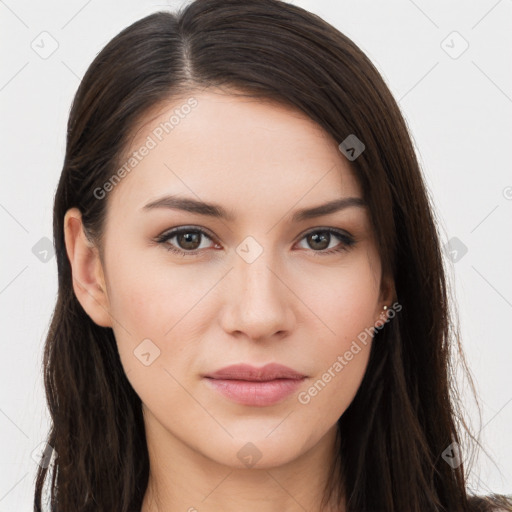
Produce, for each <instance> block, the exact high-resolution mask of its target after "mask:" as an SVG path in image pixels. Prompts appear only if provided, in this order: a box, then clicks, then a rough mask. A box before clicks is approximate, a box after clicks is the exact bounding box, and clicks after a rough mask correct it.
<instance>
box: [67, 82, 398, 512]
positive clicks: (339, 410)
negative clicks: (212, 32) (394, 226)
mask: <svg viewBox="0 0 512 512" xmlns="http://www.w3.org/2000/svg"><path fill="white" fill-rule="evenodd" d="M191 95H192V93H191ZM193 96H194V98H196V99H197V101H198V104H197V107H196V108H194V109H192V111H191V112H190V113H189V114H188V115H187V116H186V117H184V118H183V119H181V120H180V122H179V124H178V125H176V126H175V127H174V129H173V130H172V132H171V133H170V134H169V135H167V136H166V137H164V138H163V140H162V141H161V142H159V143H158V145H157V146H156V147H155V148H153V149H152V150H151V151H150V152H149V154H148V155H147V156H145V157H144V158H143V159H142V160H141V161H140V162H139V163H138V165H137V166H136V168H135V169H134V170H133V171H132V172H130V173H129V174H128V175H126V176H125V177H124V178H123V179H122V181H121V182H120V183H119V184H117V185H116V187H115V188H114V190H112V191H110V192H109V194H108V195H107V197H106V198H105V199H103V200H106V201H108V213H107V219H106V231H105V236H104V240H103V242H104V247H103V248H104V253H103V258H101V257H100V253H99V252H98V250H97V248H96V247H94V246H93V245H92V244H90V243H89V242H88V241H87V239H86V238H85V236H84V233H83V230H82V224H81V216H80V212H79V211H78V210H77V209H76V208H72V209H70V210H69V211H68V212H67V213H66V217H65V235H66V247H67V253H68V257H69V260H70V263H71V266H72V271H73V277H74V280H73V286H74V290H75V293H76V296H77V298H78V300H79V301H80V303H81V304H82V306H83V308H84V309H85V311H86V312H87V314H88V315H89V316H90V317H91V319H92V320H93V321H94V322H96V323H97V324H98V325H101V326H105V327H111V328H112V329H113V331H114V334H115V338H116V341H117V344H118V349H119V353H120V357H121V361H122V364H123V367H124V370H125V372H126V374H127V377H128V379H129V381H130V383H131V385H132V386H133V388H134V389H135V391H136V392H137V394H138V395H139V396H140V397H141V400H142V402H143V412H144V420H145V426H146V434H147V444H148V450H149V455H150V464H151V473H150V482H149V486H148V490H147V493H146V495H145V499H144V504H143V508H142V511H143V512H156V511H166V512H167V511H190V512H193V511H194V510H197V511H199V512H202V511H218V510H223V511H227V512H230V511H235V510H236V511H239V510H244V511H247V512H252V511H258V512H261V511H262V510H265V511H268V512H274V511H275V512H277V511H279V512H283V511H286V512H289V511H301V512H302V511H303V510H308V511H316V510H319V506H320V498H321V493H322V489H323V485H324V483H325V480H326V478H327V474H328V467H329V464H330V462H331V461H332V459H333V453H334V448H335V446H334V445H335V434H336V422H337V420H338V418H339V417H340V416H341V415H342V414H343V413H344V411H345V410H346V409H347V407H348V406H349V404H350V403H351V401H352V399H353V398H354V396H355V394H356V391H357V389H358V387H359V385H360V383H361V380H362V378H363V375H364V372H365V370H366V366H367V362H368V356H369V352H370V347H371V340H370V342H369V343H368V344H367V345H366V346H364V345H362V344H360V346H361V347H362V349H361V351H359V352H358V353H357V355H355V356H354V357H353V359H352V360H351V361H350V362H348V364H347V365H346V366H344V368H343V370H342V371H341V372H339V373H337V374H336V376H335V377H334V378H332V379H331V381H330V382H329V383H328V384H327V385H326V386H325V387H324V388H323V389H322V390H321V391H320V392H318V394H317V395H316V396H314V397H312V398H311V400H310V402H309V403H307V404H302V403H300V402H299V401H298V392H297V393H293V394H292V395H290V396H289V397H287V398H286V399H285V400H283V401H282V402H280V403H278V404H276V405H272V406H266V407H257V406H246V405H240V404H236V403H234V402H232V401H230V400H229V399H227V398H225V397H224V396H223V395H221V394H220V393H218V392H217V391H215V390H212V389H211V388H210V387H209V386H207V385H206V383H205V381H204V379H203V378H202V375H204V374H205V373H207V372H211V371H214V370H217V369H220V368H222V367H224V366H227V365H230V364H236V363H242V362H246V363H250V364H253V365H255V366H262V365H264V364H266V363H268V362H278V363H282V364H285V365H287V366H289V367H291V368H294V369H295V370H297V371H300V372H302V373H303V374H305V375H307V378H306V379H305V381H304V382H303V383H302V384H301V387H300V389H299V392H300V391H302V392H303V391H307V390H308V389H309V388H310V387H311V386H312V384H313V383H314V382H316V381H318V379H321V378H322V375H323V374H324V373H325V372H326V371H327V369H328V368H329V367H332V366H333V363H334V362H335V361H336V360H337V357H338V356H340V355H343V354H344V353H345V352H346V351H347V350H348V349H349V348H350V346H351V343H352V342H353V341H354V340H355V339H356V338H357V335H358V334H359V333H361V332H362V331H364V329H365V328H369V327H370V326H373V325H376V322H377V321H379V320H382V319H383V314H382V308H383V306H384V305H388V306H390V305H391V303H392V298H393V283H392V282H391V280H390V279H389V278H388V277H386V276H383V275H382V273H381V263H380V259H379V255H378V252H377V250H376V245H375V239H374V234H373V232H372V229H371V225H370V220H369V212H368V211H367V209H366V208H357V207H351V208H346V209H344V210H341V211H338V212H335V213H331V214H328V215H323V216H321V217H317V218H311V219H307V220H303V221H301V222H292V221H291V216H292V215H293V213H294V212H295V211H296V210H298V209H301V208H308V207H313V206H318V205H320V204H323V203H326V202H328V201H330V200H333V199H337V198H340V197H348V196H352V197H362V192H361V189H360V187H359V184H358V182H357V179H356V177H355V175H354V174H353V171H352V170H351V168H350V167H349V162H348V161H347V160H346V158H345V157H344V156H343V155H342V154H341V152H340V151H339V149H338V147H337V146H338V143H339V142H340V141H338V142H337V141H335V140H333V139H332V138H331V137H330V136H329V135H328V134H327V133H326V132H325V131H324V130H323V129H322V128H321V127H320V126H319V125H317V124H316V123H315V122H313V121H312V120H311V119H309V118H308V117H306V116H305V115H304V114H303V113H301V112H299V111H296V110H292V109H290V108H289V107H287V106H284V105H280V104H275V103H271V102H268V101H261V100H255V99H249V98H240V97H235V96H233V95H229V94H227V93H222V92H219V91H214V90H210V91H208V92H205V91H202V92H201V91H199V92H197V94H193ZM185 101H186V100H185V99H180V100H176V99H174V100H173V102H171V103H165V104H163V105H159V107H158V108H157V109H156V110H154V111H152V112H151V113H148V115H147V116H146V118H145V119H144V120H143V121H142V122H141V124H140V126H138V127H137V130H136V131H135V134H134V138H133V141H132V144H131V149H130V151H134V150H136V149H137V148H140V146H141V145H142V144H143V143H144V141H145V140H146V138H147V136H148V135H150V134H151V133H152V130H153V129H154V128H155V127H156V126H157V125H158V124H159V123H160V122H163V121H165V120H168V118H169V115H170V113H172V110H173V109H174V108H177V107H179V106H180V105H183V104H184V103H185ZM166 194H177V195H181V196H185V197H188V198H192V199H200V200H202V201H206V202H214V203H217V204H219V205H221V206H222V207H224V208H225V209H226V210H228V211H229V212H232V213H233V215H234V220H231V221H227V220H221V219H217V218H213V217H209V216H205V215H200V214H197V213H190V212H185V211H179V210H176V209H168V208H159V209H154V210H151V211H147V212H145V211H142V207H143V206H144V205H145V204H147V203H149V202H150V201H152V200H155V199H157V198H159V197H161V196H163V195H166ZM179 226H193V227H194V228H196V229H198V228H202V229H204V230H205V231H208V232H209V233H211V234H212V235H213V236H212V238H211V239H209V238H208V237H203V238H201V239H199V240H198V241H197V243H196V246H195V247H199V248H198V249H197V250H196V253H197V254H199V255H198V256H185V257H182V256H178V255H175V254H173V253H172V252H169V251H168V250H166V245H167V246H169V245H171V244H174V246H175V247H177V248H180V246H179V245H178V243H180V240H179V237H175V238H173V239H171V240H168V241H167V242H165V243H160V244H159V243H157V242H155V241H154V239H155V238H156V237H158V236H159V235H160V234H162V233H165V232H167V231H169V230H170V229H171V228H175V227H179ZM328 227H331V228H334V229H339V230H343V232H345V233H348V234H349V235H351V236H352V237H353V238H355V240H356V244H355V245H353V246H351V247H349V248H348V249H347V250H345V251H341V252H337V253H333V254H325V255H321V254H320V252H322V251H323V252H325V250H326V249H324V248H323V247H326V246H327V245H328V246H329V248H333V247H340V245H341V246H343V245H344V241H343V240H341V239H339V238H337V237H336V236H335V235H331V238H330V240H329V238H328V237H329V235H328V234H327V235H326V236H327V241H326V243H325V245H324V246H320V245H319V243H317V245H315V244H314V243H313V242H311V241H310V240H309V239H308V237H307V236H306V234H307V232H308V231H311V230H312V229H313V228H320V229H318V231H319V232H320V233H318V231H317V234H320V235H321V234H322V233H324V234H325V231H323V232H322V229H321V228H324V230H325V228H328ZM248 236H251V237H253V238H254V239H255V240H256V241H257V243H258V244H259V246H261V248H262V249H263V252H262V253H261V254H260V256H259V257H258V258H257V259H255V261H253V262H252V263H248V262H247V261H246V260H245V259H244V258H242V257H241V256H240V255H239V254H238V253H237V252H236V249H237V247H238V246H239V245H240V244H241V243H242V241H244V239H245V238H246V237H248ZM308 240H309V241H308ZM184 247H185V248H187V247H188V248H189V250H190V247H191V245H188V246H187V245H186V241H184V240H183V239H181V248H182V249H183V248H184ZM185 250H186V249H185ZM251 250H253V249H251ZM144 339H150V340H151V342H152V343H153V344H154V345H156V346H157V347H158V349H159V350H160V355H159V356H158V357H156V359H154V360H153V361H152V362H151V364H149V365H148V366H146V365H145V364H143V363H142V362H141V360H139V358H137V357H136V356H135V355H134V351H136V350H137V347H138V346H139V345H140V343H141V342H142V340H144ZM151 346H153V345H151ZM152 357H153V356H151V357H150V359H151V358H152ZM249 442H250V443H252V444H253V445H254V446H255V447H256V448H257V450H258V451H259V453H260V454H261V458H260V459H259V460H258V461H257V463H256V464H255V465H253V466H251V467H249V466H248V465H247V464H246V463H245V462H244V461H243V460H241V459H240V458H239V457H238V456H237V453H238V452H239V450H240V449H241V448H242V447H244V446H245V445H247V443H249ZM246 449H247V448H246ZM253 450H254V449H253Z"/></svg>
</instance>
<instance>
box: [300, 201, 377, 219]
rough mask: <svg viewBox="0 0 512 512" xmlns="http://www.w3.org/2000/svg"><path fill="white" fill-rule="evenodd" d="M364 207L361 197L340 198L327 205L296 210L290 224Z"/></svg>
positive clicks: (364, 203)
mask: <svg viewBox="0 0 512 512" xmlns="http://www.w3.org/2000/svg"><path fill="white" fill-rule="evenodd" d="M366 206H367V205H366V202H365V201H364V199H362V198H361V197H342V198H340V199H334V200H333V201H329V202H328V203H325V204H321V205H320V206H315V207H313V208H304V209H302V210H297V211H296V212H295V213H294V214H293V217H292V222H300V221H301V220H306V219H313V218H314V217H321V216H322V215H329V214H330V213H335V212H338V211H340V210H344V209H345V208H351V207H357V208H366Z"/></svg>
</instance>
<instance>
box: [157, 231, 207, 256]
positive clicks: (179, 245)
mask: <svg viewBox="0 0 512 512" xmlns="http://www.w3.org/2000/svg"><path fill="white" fill-rule="evenodd" d="M174 239H175V240H174ZM156 241H157V242H158V243H161V244H163V245H164V246H165V248H166V249H167V250H168V251H171V252H174V253H175V254H179V255H180V256H198V255H200V254H201V253H202V251H201V249H207V248H209V247H212V245H211V244H210V246H209V245H208V241H210V242H211V243H213V240H212V238H211V237H210V236H209V235H208V234H207V233H205V232H204V231H203V230H201V229H194V228H187V227H183V228H179V229H173V230H171V231H168V232H167V233H164V234H162V235H160V236H159V237H157V238H156Z"/></svg>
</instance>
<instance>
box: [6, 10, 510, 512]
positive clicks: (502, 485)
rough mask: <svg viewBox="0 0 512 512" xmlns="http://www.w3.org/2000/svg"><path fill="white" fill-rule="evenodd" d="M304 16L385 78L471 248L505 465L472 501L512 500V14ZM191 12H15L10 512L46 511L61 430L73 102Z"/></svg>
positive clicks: (458, 273)
mask: <svg viewBox="0 0 512 512" xmlns="http://www.w3.org/2000/svg"><path fill="white" fill-rule="evenodd" d="M293 3H295V4H296V5H299V6H301V7H304V8H306V9H308V10H310V11H312V12H314V13H316V14H318V15H320V16H321V17H323V18H324V19H326V20H327V21H328V22H330V23H331V24H333V25H334V26H335V27H337V28H338V29H339V30H341V31H342V32H344V33H345V34H346V35H347V36H348V37H350V38H351V39H352V40H354V42H355V43H356V44H358V45H359V46H360V47H361V49H362V50H363V51H364V52H365V53H367V55H368V56H369V57H370V59H371V60H372V61H373V62H374V64H375V65H376V66H377V68H378V69H379V71H380V72H381V73H382V75H383V77H384V79H385V81H386V83H387V84H388V86H389V87H390V89H391V91H392V93H393V94H394V95H395V98H397V100H398V101H399V105H400V107H401V109H402V112H403V114H404V116H405V118H406V120H407V122H408V125H409V127H410V130H411V132H412V137H413V140H414V143H415V146H416V148H417V151H418V155H419V158H420V162H421V165H422V167H423V170H424V173H425V176H426V180H427V184H428V187H429V189H430V191H431V194H432V197H433V199H434V202H435V204H436V207H437V212H438V215H439V217H440V219H441V230H442V232H443V233H444V234H443V240H442V242H443V244H445V243H446V242H447V241H448V240H449V239H451V238H452V237H457V238H458V239H460V241H461V242H462V243H463V244H464V245H465V246H466V247H467V249H468V251H467V253H466V254H465V255H464V256H463V257H462V258H461V259H460V260H459V261H458V262H456V263H454V262H451V261H450V262H449V265H450V268H451V269H452V273H453V276H454V278H453V279H454V282H455V286H456V288H455V290H456V300H457V304H458V309H459V315H460V321H461V325H462V334H463V344H464V349H465V352H466V355H467V359H468V362H469V365H470V367H471V369H472V372H473V376H474V378H475V381H476V384H477V387H478V392H479V396H480V400H481V403H482V424H481V427H482V428H481V429H480V427H479V426H478V419H477V417H476V416H474V408H473V406H472V405H471V402H470V400H469V398H468V399H467V403H466V402H465V407H466V408H467V409H468V410H469V411H471V415H472V418H473V420H472V421H473V424H474V426H475V429H476V431H478V430H480V437H481V440H482V442H483V443H484V445H485V447H486V448H487V451H488V454H489V455H490V456H491V457H492V460H494V461H495V463H496V465H494V464H493V463H492V461H491V459H489V457H487V456H486V455H485V454H482V455H481V457H480V459H479V460H478V463H477V464H476V466H475V472H474V474H473V476H472V480H471V481H472V489H473V490H476V491H478V492H480V493H482V492H488V491H489V490H492V491H495V492H507V493H510V492H512V446H511V441H510V439H511V438H512V436H511V432H512V428H511V426H512V377H511V374H512V370H511V367H510V363H511V362H512V336H511V333H510V324H509V319H510V318H511V316H512V276H511V272H510V262H511V261H512V241H511V240H512V237H511V233H512V230H511V228H512V222H511V219H512V200H511V199H512V172H511V162H512V157H511V153H510V147H511V142H512V115H511V114H512V59H511V58H510V57H511V54H510V49H511V46H512V44H511V43H512V30H511V21H512V16H511V15H512V1H511V0H500V1H496V0H485V1H479V2H476V1H473V2H467V1H462V0H459V1H451V2H443V1H441V0H436V1H430V2H427V1H426V0H421V1H420V0H417V1H415V2H413V1H412V0H393V1H387V2H370V1H367V0H364V1H362V0H357V1H356V0H351V1H326V0H323V1H312V0H311V1H306V0H304V1H300V0H295V2H293ZM177 5H181V3H180V2H174V3H172V2H168V3H167V4H164V3H163V2H162V3H156V2H151V1H144V0H137V1H135V0H125V1H123V2H122V3H121V2H114V1H112V0H109V1H101V2H100V1H99V0H89V1H84V0H72V1H68V2H60V3H58V2H56V1H45V2H43V3H40V2H35V1H17V2H15V1H14V0H5V1H0V32H1V33H2V46H1V49H0V52H1V59H2V60H1V62H2V65H1V68H0V105H1V107H0V108H1V116H0V119H1V124H0V125H1V133H0V135H1V140H2V153H1V167H0V168H1V173H2V176H1V188H0V226H1V230H2V231H1V232H2V237H1V243H2V250H1V266H0V311H1V312H2V329H3V336H2V341H1V349H2V350H1V357H0V375H1V386H0V432H1V436H0V449H1V458H0V460H1V472H0V512H11V511H14V510H16V511H29V510H32V495H33V485H34V477H35V472H36V463H35V462H34V461H33V460H32V459H31V452H32V451H33V450H34V449H35V448H36V446H37V445H38V444H39V443H40V442H42V441H43V440H44V439H45V436H46V432H47V428H48V416H47V412H46V405H45V398H44V393H43V387H42V376H41V370H40V365H41V357H42V348H43V343H44V339H45V335H46V331H47V328H48V325H49V321H50V316H51V313H52V311H53V307H54V303H55V299H56V291H57V270H56V260H55V258H54V257H51V258H50V259H49V261H47V262H46V263H44V262H42V261H40V259H38V258H37V257H36V256H35V255H34V253H33V252H32V248H33V247H34V245H35V244H36V243H38V242H39V241H40V240H41V238H43V237H47V238H49V239H50V240H51V239H52V206H53V194H54V192H55V187H56V185H57V182H58V178H59V175H60V171H61V167H62V163H63V156H64V148H65V131H66V122H67V116H68V112H69V107H70V104H71V100H72V97H73V95H74V93H75V91H76V89H77V87H78V84H79V81H80V79H81V77H82V76H83V74H84V72H85V70H86V69H87V67H88V66H89V64H90V63H91V62H92V60H93V59H94V57H95V55H96V54H97V53H98V52H99V51H100V50H101V48H102V47H103V46H104V45H105V44H106V43H107V42H108V41H109V40H110V39H111V38H112V37H113V36H115V35H116V34H117V33H118V32H119V31H120V30H121V29H123V28H125V27H126V26H127V25H129V24H130V23H132V22H133V21H135V20H137V19H139V18H141V17H143V16H145V15H147V14H150V13H151V12H154V11H157V10H160V9H166V8H168V7H169V6H171V7H172V8H174V7H176V6H177ZM43 31H46V32H48V33H49V34H51V37H52V38H54V39H55V40H56V41H57V42H58V48H57V50H56V51H55V52H54V53H53V54H52V55H51V56H49V57H48V58H46V59H43V58H41V57H40V56H39V55H38V54H37V53H36V52H35V51H34V50H33V49H32V47H31V45H32V44H34V45H35V44H39V45H40V46H41V45H42V43H41V42H40V41H41V39H40V38H41V37H48V36H40V34H41V32H43ZM453 31H457V32H458V33H459V34H460V36H462V37H463V38H464V39H465V40H466V41H467V42H468V43H469V47H468V48H467V50H466V51H465V52H464V53H462V54H461V55H460V56H458V57H457V58H453V56H454V52H457V51H458V50H459V49H461V48H462V46H461V43H462V41H461V40H460V39H457V37H458V36H456V35H453V34H452V32H453ZM450 34H451V35H450ZM447 36H450V37H448V39H446V38H447ZM445 40H446V41H445ZM33 41H35V43H33ZM47 41H49V40H48V39H47ZM443 41H445V43H443ZM38 42H39V43H38ZM447 46H451V47H452V48H451V50H450V49H449V48H447ZM46 48H49V46H46ZM445 50H448V51H451V52H452V56H450V55H449V54H448V53H447V51H445ZM507 187H508V188H507ZM447 260H448V257H447Z"/></svg>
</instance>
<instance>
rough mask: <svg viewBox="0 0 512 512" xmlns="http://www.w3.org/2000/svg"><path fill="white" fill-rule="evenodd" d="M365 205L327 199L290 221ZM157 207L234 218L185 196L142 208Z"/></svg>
mask: <svg viewBox="0 0 512 512" xmlns="http://www.w3.org/2000/svg"><path fill="white" fill-rule="evenodd" d="M366 206H367V205H366V202H365V201H364V200H363V199H362V198H360V197H342V198H340V199H334V200H333V201H329V202H328V203H325V204H321V205H319V206H314V207H312V208H303V209H301V210H297V211H296V212H295V213H294V214H293V216H292V222H300V221H303V220H307V219H312V218H315V217H321V216H322V215H329V214H331V213H335V212H338V211H340V210H344V209H346V208H353V207H357V208H366ZM157 208H169V209H172V210H183V211H186V212H190V213H197V214H199V215H207V216H210V217H215V218H219V219H225V220H227V221H231V222H232V221H234V220H235V215H234V213H232V212H228V211H227V210H226V209H225V208H223V207H222V206H220V205H218V204H215V203H205V202H202V201H197V200H196V199H191V198H187V197H180V196H174V195H170V196H163V197H160V198H159V199H155V200H154V201H151V202H150V203H148V204H146V205H145V206H144V207H143V208H142V210H143V211H151V210H154V209H157Z"/></svg>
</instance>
